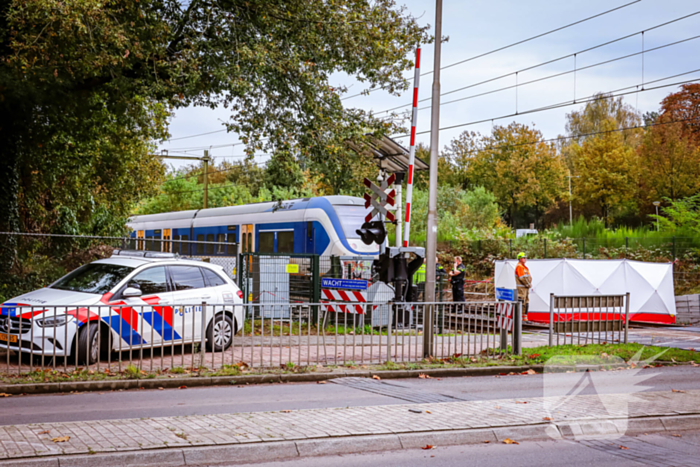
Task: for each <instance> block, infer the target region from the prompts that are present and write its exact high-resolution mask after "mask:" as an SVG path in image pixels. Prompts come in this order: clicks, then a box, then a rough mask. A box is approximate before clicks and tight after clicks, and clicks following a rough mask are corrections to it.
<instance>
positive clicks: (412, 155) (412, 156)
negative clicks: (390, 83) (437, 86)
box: [403, 46, 420, 247]
mask: <svg viewBox="0 0 700 467" xmlns="http://www.w3.org/2000/svg"><path fill="white" fill-rule="evenodd" d="M419 82H420V46H419V47H417V48H416V69H415V74H414V77H413V109H412V111H413V116H412V118H411V146H410V149H409V153H408V180H407V182H406V222H405V225H404V230H403V246H405V247H407V246H408V239H409V237H410V235H411V202H412V201H413V164H414V162H415V160H416V125H417V124H418V83H419Z"/></svg>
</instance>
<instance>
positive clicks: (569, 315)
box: [549, 293, 630, 347]
mask: <svg viewBox="0 0 700 467" xmlns="http://www.w3.org/2000/svg"><path fill="white" fill-rule="evenodd" d="M629 301H630V294H629V293H627V294H626V295H593V296H585V295H584V296H558V295H554V294H551V295H550V297H549V345H550V347H551V346H553V345H555V344H554V343H555V341H556V345H566V344H567V343H568V344H576V345H581V344H584V345H585V344H589V343H598V344H602V343H608V344H612V343H624V344H626V343H627V333H628V330H629Z"/></svg>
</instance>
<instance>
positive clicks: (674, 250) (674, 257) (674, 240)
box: [673, 235, 676, 261]
mask: <svg viewBox="0 0 700 467" xmlns="http://www.w3.org/2000/svg"><path fill="white" fill-rule="evenodd" d="M675 260H676V236H675V235H674V236H673V261H675Z"/></svg>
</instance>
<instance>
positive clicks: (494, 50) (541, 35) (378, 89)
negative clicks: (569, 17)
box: [341, 0, 641, 100]
mask: <svg viewBox="0 0 700 467" xmlns="http://www.w3.org/2000/svg"><path fill="white" fill-rule="evenodd" d="M639 2H641V0H635V1H633V2H630V3H626V4H624V5H621V6H618V7H615V8H612V9H610V10H606V11H603V12H602V13H598V14H596V15H593V16H589V17H587V18H584V19H581V20H578V21H574V22H573V23H569V24H566V25H564V26H560V27H558V28H555V29H552V30H550V31H547V32H543V33H540V34H537V35H534V36H531V37H528V38H527V39H522V40H520V41H517V42H513V43H512V44H508V45H505V46H503V47H499V48H497V49H493V50H490V51H488V52H484V53H481V54H479V55H475V56H473V57H469V58H466V59H464V60H460V61H458V62H454V63H450V64H449V65H445V66H442V67H440V69H441V70H445V69H447V68H452V67H454V66H457V65H461V64H462V63H467V62H471V61H472V60H476V59H478V58H482V57H486V56H487V55H491V54H494V53H496V52H501V51H503V50H506V49H509V48H511V47H515V46H516V45H521V44H524V43H526V42H530V41H532V40H535V39H539V38H541V37H544V36H547V35H549V34H553V33H555V32H559V31H562V30H564V29H567V28H570V27H572V26H576V25H578V24H581V23H585V22H586V21H590V20H592V19H595V18H599V17H601V16H604V15H607V14H609V13H613V12H615V11H617V10H621V9H623V8H626V7H628V6H631V5H634V4H636V3H639ZM437 40H439V38H438V39H437ZM431 73H433V71H432V70H431V71H426V72H425V73H422V74H421V76H426V75H429V74H431ZM381 90H383V89H382V88H376V89H370V90H368V91H366V92H361V93H358V94H353V95H352V96H346V97H343V98H342V99H341V100H347V99H352V98H353V97H358V96H363V95H367V94H368V93H370V92H375V91H381Z"/></svg>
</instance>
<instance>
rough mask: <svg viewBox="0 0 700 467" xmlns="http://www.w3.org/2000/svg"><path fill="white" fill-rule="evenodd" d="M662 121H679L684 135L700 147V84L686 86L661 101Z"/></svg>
mask: <svg viewBox="0 0 700 467" xmlns="http://www.w3.org/2000/svg"><path fill="white" fill-rule="evenodd" d="M661 116H662V117H663V118H664V119H665V120H662V121H666V122H670V121H679V120H683V122H682V123H680V125H681V128H682V130H683V131H682V134H683V136H684V137H687V138H688V139H689V140H691V141H692V142H693V144H695V145H698V146H700V84H697V83H693V84H684V85H682V86H681V90H680V91H678V92H674V93H673V94H669V95H668V96H666V98H665V99H664V100H663V101H661Z"/></svg>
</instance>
